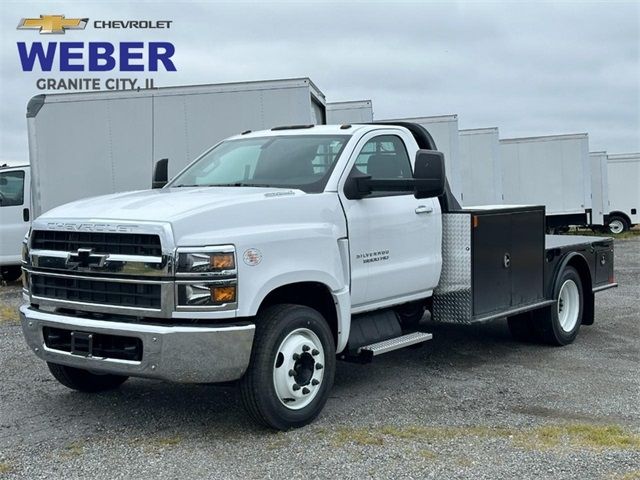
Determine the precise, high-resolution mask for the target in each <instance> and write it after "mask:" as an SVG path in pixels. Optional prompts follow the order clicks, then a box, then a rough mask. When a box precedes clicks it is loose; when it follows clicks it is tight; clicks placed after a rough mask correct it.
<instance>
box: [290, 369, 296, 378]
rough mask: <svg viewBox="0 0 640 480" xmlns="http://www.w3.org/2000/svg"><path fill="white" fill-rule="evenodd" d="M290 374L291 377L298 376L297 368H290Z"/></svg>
mask: <svg viewBox="0 0 640 480" xmlns="http://www.w3.org/2000/svg"><path fill="white" fill-rule="evenodd" d="M289 376H290V377H295V376H296V371H295V370H293V369H292V370H289Z"/></svg>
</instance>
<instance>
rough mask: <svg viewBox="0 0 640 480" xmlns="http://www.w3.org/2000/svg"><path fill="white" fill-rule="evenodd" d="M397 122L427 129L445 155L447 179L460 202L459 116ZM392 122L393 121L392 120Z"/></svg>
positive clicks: (404, 119) (402, 119)
mask: <svg viewBox="0 0 640 480" xmlns="http://www.w3.org/2000/svg"><path fill="white" fill-rule="evenodd" d="M394 120H395V121H402V122H413V123H418V124H420V125H422V126H423V127H424V128H426V129H427V130H428V131H429V133H430V134H431V136H432V137H433V140H434V141H435V142H436V147H437V148H438V151H440V152H442V153H444V161H445V166H446V174H447V179H448V180H449V186H450V187H451V192H452V193H453V195H454V196H455V197H456V198H457V199H458V200H459V199H460V198H461V196H462V188H463V187H462V167H461V164H460V140H459V135H458V115H438V116H433V117H415V118H396V119H394ZM390 121H392V120H390Z"/></svg>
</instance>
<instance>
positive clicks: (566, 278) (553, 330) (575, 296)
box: [507, 266, 584, 346]
mask: <svg viewBox="0 0 640 480" xmlns="http://www.w3.org/2000/svg"><path fill="white" fill-rule="evenodd" d="M554 293H555V295H554V298H555V299H556V303H555V305H552V306H551V307H548V308H545V309H542V310H539V311H532V312H526V313H523V314H519V315H514V316H512V317H509V318H508V319H507V322H508V325H509V330H510V331H511V335H512V336H513V337H514V338H515V339H516V340H519V341H542V342H544V343H548V344H550V345H559V346H563V345H568V344H570V343H572V342H573V341H574V340H575V339H576V337H577V336H578V331H579V330H580V325H581V324H582V315H583V311H584V293H583V290H582V279H581V278H580V275H579V274H578V271H577V270H576V269H575V268H573V267H571V266H567V267H565V269H564V270H563V271H562V273H561V274H560V276H559V277H558V281H557V282H556V291H555V292H554Z"/></svg>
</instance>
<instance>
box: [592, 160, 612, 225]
mask: <svg viewBox="0 0 640 480" xmlns="http://www.w3.org/2000/svg"><path fill="white" fill-rule="evenodd" d="M589 160H590V162H591V204H592V212H591V217H592V223H593V224H594V225H604V216H605V215H607V214H608V213H609V175H608V173H607V152H590V153H589Z"/></svg>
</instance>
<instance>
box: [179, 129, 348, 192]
mask: <svg viewBox="0 0 640 480" xmlns="http://www.w3.org/2000/svg"><path fill="white" fill-rule="evenodd" d="M349 138H350V136H349V135H282V136H276V137H261V138H247V139H240V140H229V141H226V142H222V143H220V144H219V145H217V146H216V147H214V148H212V149H211V150H209V151H208V152H207V153H205V154H204V155H203V156H202V157H200V159H198V160H197V161H196V162H195V163H194V164H193V165H191V166H190V167H189V168H188V169H187V170H185V171H184V172H183V173H182V174H181V175H178V176H177V177H176V178H175V179H174V180H173V181H172V182H171V183H170V184H169V185H168V186H169V187H205V186H212V187H213V186H238V187H283V188H297V189H300V190H303V191H305V192H307V193H319V192H322V191H323V190H324V187H325V185H326V183H327V181H328V179H329V176H330V175H331V172H332V170H333V167H334V164H335V162H336V159H337V158H338V157H339V156H340V154H341V153H342V149H343V148H344V146H345V144H346V143H347V141H348V140H349Z"/></svg>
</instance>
